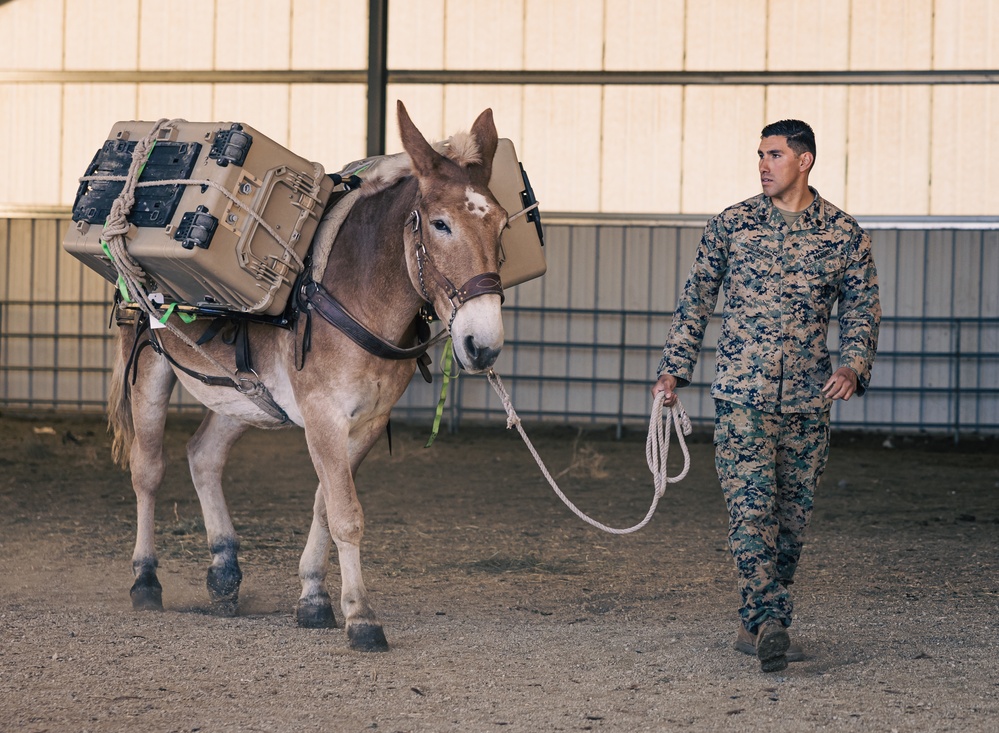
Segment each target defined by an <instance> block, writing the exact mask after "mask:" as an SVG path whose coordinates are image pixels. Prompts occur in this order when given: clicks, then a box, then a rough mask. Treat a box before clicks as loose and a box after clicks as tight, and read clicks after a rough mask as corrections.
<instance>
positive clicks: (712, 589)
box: [0, 415, 999, 733]
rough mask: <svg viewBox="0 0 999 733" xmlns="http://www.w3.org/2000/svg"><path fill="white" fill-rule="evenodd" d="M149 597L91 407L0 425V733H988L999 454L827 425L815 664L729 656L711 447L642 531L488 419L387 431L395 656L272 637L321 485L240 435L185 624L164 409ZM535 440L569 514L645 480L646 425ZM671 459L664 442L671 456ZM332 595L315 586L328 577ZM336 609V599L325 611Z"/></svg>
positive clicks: (314, 634) (186, 572) (180, 437)
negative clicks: (221, 572)
mask: <svg viewBox="0 0 999 733" xmlns="http://www.w3.org/2000/svg"><path fill="white" fill-rule="evenodd" d="M172 425H173V428H172V429H171V431H170V433H169V438H168V440H169V443H168V451H169V455H170V457H171V460H172V463H171V467H170V469H169V471H168V475H167V481H166V484H165V485H164V487H163V488H162V490H161V492H160V498H159V504H158V508H157V517H158V527H157V529H158V532H159V547H160V551H161V557H160V579H161V580H162V582H163V585H164V603H165V606H166V610H165V611H164V612H162V613H154V612H145V613H137V612H133V611H132V609H131V606H130V602H129V597H128V588H129V585H130V584H131V577H130V569H129V557H130V555H131V543H132V541H133V531H134V526H133V522H134V499H133V495H132V492H131V488H130V484H129V481H128V477H127V475H126V474H124V473H122V472H120V471H119V470H117V469H116V468H114V467H113V466H112V465H111V463H110V459H109V450H108V438H107V436H106V435H105V432H104V426H103V422H102V419H101V418H100V417H96V416H94V417H86V416H83V417H79V416H69V417H67V416H62V417H56V416H52V415H28V416H25V415H20V416H17V415H14V416H12V415H4V416H0V730H3V731H29V732H40V731H119V730H120V731H126V730H127V731H135V730H142V731H213V732H214V731H286V730H294V731H362V730H379V731H491V730H496V731H556V730H566V731H572V730H594V731H672V730H684V731H688V730H689V731H727V730H732V731H744V730H782V731H811V730H819V729H828V730H835V731H843V730H846V731H854V730H855V731H885V732H886V733H887V732H889V731H900V732H901V731H945V730H950V731H986V730H996V722H995V721H996V720H999V701H997V700H999V665H997V662H996V660H997V658H999V629H997V621H996V619H997V618H999V448H997V444H996V442H994V441H993V442H984V441H971V440H968V441H964V442H962V444H961V445H960V446H959V449H955V447H954V446H953V444H951V443H949V442H947V441H940V442H925V441H918V442H917V441H914V440H905V439H900V438H898V437H896V438H894V439H893V441H892V446H893V447H886V446H885V445H883V441H884V440H885V436H856V435H854V436H851V435H836V436H834V445H833V453H832V458H831V460H830V464H829V469H828V471H827V474H826V478H825V480H824V482H823V486H822V489H821V492H820V496H819V497H818V500H817V508H816V512H815V516H814V521H813V525H812V529H811V532H810V535H809V543H808V545H807V546H806V548H805V554H804V558H803V560H802V564H801V568H800V571H799V582H798V583H797V584H796V585H795V590H796V599H797V621H796V622H795V624H794V626H793V627H792V631H793V633H795V634H796V636H797V638H798V639H799V640H800V641H801V642H802V643H803V644H804V646H805V649H806V651H807V653H808V655H809V658H808V659H807V660H806V661H805V662H802V663H797V664H792V665H791V666H790V667H789V669H788V670H787V671H786V672H784V673H780V674H777V675H765V674H762V673H760V672H759V671H758V665H757V664H756V662H755V661H754V660H753V659H751V658H749V657H746V656H743V655H741V654H738V653H737V652H735V651H733V650H732V649H731V643H732V640H733V637H734V633H735V624H736V621H735V615H734V607H735V602H736V593H735V590H734V582H733V571H732V568H731V565H730V560H729V556H728V553H727V550H726V546H725V531H726V528H725V514H724V506H723V503H722V500H721V497H720V490H719V489H718V486H717V483H716V481H715V478H714V475H713V468H712V459H711V450H710V448H711V447H710V444H709V443H708V442H707V440H706V438H705V436H703V435H702V436H695V437H699V440H698V441H697V442H696V443H694V444H693V445H692V449H693V454H694V468H693V470H692V472H691V475H690V476H689V477H688V478H687V479H686V480H685V481H683V482H682V483H680V484H678V485H675V486H672V487H671V488H670V489H669V491H668V493H667V495H666V497H665V499H664V500H663V502H662V503H661V505H660V508H659V511H658V513H657V515H656V517H655V519H654V520H653V521H652V523H651V524H650V525H649V526H648V527H646V528H645V529H644V530H642V531H641V532H639V533H637V534H635V535H630V536H627V537H617V536H611V535H608V534H604V533H601V532H599V531H598V530H596V529H593V528H591V527H589V526H588V525H585V524H583V523H582V522H581V521H580V520H579V519H577V518H576V517H575V516H573V515H572V514H571V513H569V511H568V510H567V509H566V508H565V507H564V506H563V505H562V504H561V503H560V502H559V501H558V499H557V498H556V497H555V496H554V494H553V493H552V491H551V490H550V489H549V487H548V485H547V483H545V482H544V479H543V478H542V477H541V474H540V473H539V471H538V469H537V468H536V466H535V465H534V462H533V459H532V458H531V456H530V454H529V453H528V452H527V449H526V448H525V446H524V445H523V443H522V442H521V441H520V438H519V437H518V436H517V434H516V433H515V432H513V431H507V430H505V429H504V426H503V425H502V424H497V425H490V426H481V427H469V428H463V429H462V430H461V432H460V433H459V434H457V435H446V434H445V435H442V436H441V437H439V438H438V441H437V443H436V444H435V445H434V446H433V448H431V449H429V450H424V449H423V447H422V445H423V443H424V442H425V440H426V438H427V433H428V426H425V425H418V426H402V425H396V426H395V431H394V432H395V435H394V445H393V453H392V455H389V453H388V449H387V443H386V442H385V441H384V440H383V441H382V442H381V443H380V444H379V445H378V446H377V447H376V449H375V450H374V452H373V453H372V455H371V456H370V457H369V458H368V460H367V461H366V463H365V465H364V466H363V467H362V469H361V473H360V476H359V485H360V492H361V500H362V503H363V505H364V507H365V511H366V518H367V527H368V529H367V534H366V538H365V545H364V548H363V552H364V555H363V558H364V561H365V567H366V580H367V584H368V588H369V590H370V591H371V594H372V600H373V602H374V604H375V607H376V609H377V610H378V612H379V614H380V616H381V620H382V622H383V623H384V625H385V631H386V634H387V636H388V638H389V643H390V644H391V646H392V649H391V651H390V652H389V653H388V654H360V653H355V652H350V651H348V650H347V648H346V642H345V639H344V635H343V632H342V631H339V630H332V631H316V630H301V629H298V628H296V626H295V624H294V621H293V618H292V610H293V608H294V604H295V601H296V598H297V595H298V581H297V577H296V571H297V558H298V553H299V552H300V550H301V548H302V546H303V544H304V540H305V534H304V533H305V531H306V530H307V528H308V525H309V521H310V512H311V506H312V494H313V491H314V488H315V478H314V474H313V472H312V468H311V465H310V464H309V461H308V456H307V453H306V450H305V447H304V440H303V437H302V434H301V433H300V432H297V431H285V432H279V433H263V432H259V431H256V432H252V433H250V434H248V435H247V436H246V437H245V438H244V439H243V440H242V441H241V442H240V443H239V445H238V446H237V449H236V453H235V456H234V460H233V461H232V462H231V463H230V470H229V472H228V474H227V495H228V500H229V504H230V508H231V510H232V512H233V515H234V519H235V522H236V526H237V529H238V530H239V531H240V533H241V536H242V542H243V550H242V555H241V561H242V567H243V571H244V576H245V577H244V583H243V590H242V593H241V601H242V610H241V614H240V615H239V616H238V617H237V618H221V617H216V616H212V615H210V614H208V613H206V610H207V607H208V600H207V592H206V591H205V588H204V577H205V576H204V573H205V569H206V558H207V550H206V548H205V544H204V539H203V534H202V533H203V525H202V524H201V520H200V511H199V508H198V505H197V500H196V497H195V494H194V491H193V488H192V487H191V485H190V480H189V477H188V475H187V471H186V465H185V463H184V458H183V456H184V442H185V441H186V439H187V436H188V435H189V434H190V432H191V431H192V430H193V428H194V425H195V423H194V422H192V421H191V420H190V419H186V418H178V419H175V420H173V422H172ZM528 429H529V432H530V433H531V435H532V438H533V439H534V442H535V443H536V445H537V447H538V449H539V450H540V451H541V454H542V456H543V457H544V458H545V460H546V462H547V463H548V465H549V467H550V469H551V470H552V472H553V473H559V472H560V471H564V470H565V469H567V468H569V467H573V468H572V469H571V470H570V471H568V472H567V473H565V474H563V475H562V476H561V478H560V483H561V485H562V487H563V489H565V490H566V492H567V493H568V494H569V495H570V496H571V497H572V498H573V499H575V500H576V501H577V503H578V504H579V505H580V506H581V508H582V509H584V510H586V511H589V512H590V513H592V514H594V515H596V516H597V517H598V518H599V519H601V520H602V521H605V522H607V523H610V524H616V525H617V526H627V525H631V524H633V523H635V522H637V521H638V520H639V519H640V518H641V517H642V516H643V515H644V513H645V511H646V509H647V507H648V503H649V501H650V499H651V496H652V482H651V476H650V474H649V473H648V469H647V468H646V465H645V447H644V435H643V434H639V433H638V432H637V431H636V432H635V434H633V435H629V436H626V437H625V439H623V440H620V441H619V440H615V439H613V437H612V435H610V434H609V433H606V432H603V431H599V430H597V431H590V432H586V433H584V434H582V435H579V434H577V432H576V431H574V430H571V429H568V428H551V427H547V428H541V427H535V428H533V429H532V428H531V426H528ZM678 453H679V451H678V450H676V449H675V447H674V450H673V452H672V455H671V460H672V459H673V458H677V460H678ZM331 585H332V586H333V590H334V594H335V593H336V591H337V588H338V574H337V573H336V571H335V568H334V572H333V573H331ZM341 618H342V615H341Z"/></svg>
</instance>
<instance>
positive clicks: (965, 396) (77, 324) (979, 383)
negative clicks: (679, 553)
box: [0, 301, 999, 439]
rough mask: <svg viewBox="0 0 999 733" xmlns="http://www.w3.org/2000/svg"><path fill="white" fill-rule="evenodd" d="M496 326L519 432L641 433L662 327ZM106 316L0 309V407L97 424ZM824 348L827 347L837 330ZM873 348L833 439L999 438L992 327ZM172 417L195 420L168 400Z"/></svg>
mask: <svg viewBox="0 0 999 733" xmlns="http://www.w3.org/2000/svg"><path fill="white" fill-rule="evenodd" d="M504 312H505V315H506V319H507V333H508V338H507V343H506V346H505V348H504V351H503V355H502V356H501V357H500V361H499V362H497V365H496V370H497V372H498V373H500V374H501V376H502V378H503V380H504V383H505V384H506V385H507V388H508V390H509V391H510V394H511V396H512V398H513V404H514V406H515V407H516V409H517V412H518V414H519V415H520V416H521V418H523V419H526V420H535V421H543V422H560V423H569V424H590V425H608V426H613V427H615V428H616V430H617V432H618V434H619V435H620V434H621V433H622V432H623V431H624V430H625V429H628V428H629V427H631V426H641V425H643V424H644V423H646V422H647V420H648V411H649V407H650V397H649V387H650V386H651V384H652V382H653V381H654V379H655V368H656V365H657V364H658V361H659V355H660V351H661V348H662V347H661V343H660V342H661V340H662V338H663V337H664V336H665V334H666V332H667V330H668V328H669V323H670V319H671V317H672V314H671V313H669V312H658V311H643V310H613V309H596V308H551V307H523V306H516V305H514V306H510V307H507V308H505V309H504ZM108 314H109V306H108V303H107V302H106V301H81V302H77V303H68V302H56V301H4V302H0V386H2V389H3V393H2V397H0V405H2V406H4V407H5V408H8V409H24V410H83V411H99V410H102V409H103V408H104V403H105V400H106V392H107V382H108V376H109V374H110V370H111V365H112V363H113V343H114V335H113V333H112V331H111V330H106V331H102V332H98V333H94V332H93V330H92V327H93V324H95V323H102V324H103V323H107V322H108ZM717 321H718V318H717V316H716V317H715V318H714V319H713V320H712V323H711V324H709V328H708V338H707V339H706V342H705V348H704V349H703V351H702V355H701V359H700V361H699V363H698V365H697V368H696V370H695V374H694V380H693V381H692V383H691V384H690V386H689V387H687V388H685V389H684V390H683V392H682V393H681V399H682V400H683V403H684V405H685V407H686V409H687V410H688V412H689V414H690V416H691V419H692V420H693V421H694V422H695V423H700V424H702V425H706V424H708V423H709V422H710V421H711V419H712V418H713V406H712V401H711V398H710V395H709V390H710V384H711V379H712V376H713V356H714V343H713V340H712V331H713V330H714V331H717V328H713V327H716V326H717ZM87 326H89V327H87ZM88 331H90V332H89V333H88ZM584 334H585V335H584ZM830 341H831V343H833V344H835V342H836V326H835V324H834V325H833V327H832V328H831V333H830ZM880 342H881V348H880V350H879V352H878V356H877V360H876V363H875V367H874V377H873V381H872V385H871V388H870V390H869V391H868V392H867V394H866V395H864V396H863V397H862V398H859V399H858V398H855V399H853V400H851V401H850V402H848V403H836V405H835V407H834V409H833V425H834V427H839V428H851V429H869V430H877V431H889V432H905V431H910V432H915V431H921V432H926V433H935V434H948V435H953V436H954V438H955V439H959V438H960V436H961V435H967V434H990V435H991V434H999V318H960V317H954V318H918V317H888V318H885V319H884V320H883V321H882V326H881V339H880ZM435 357H436V358H435V362H436V363H439V354H437V355H435ZM833 358H834V360H835V352H834V355H833ZM439 385H440V381H439V379H437V380H435V383H434V384H433V385H426V384H424V383H423V381H422V380H421V379H419V377H418V376H417V377H416V379H414V382H413V384H412V385H411V387H410V388H409V390H407V392H406V394H405V395H404V396H403V398H402V400H400V402H399V404H398V405H397V407H396V410H395V411H394V413H393V414H394V415H395V416H396V417H399V418H402V419H409V420H424V419H425V420H429V419H430V418H431V417H432V415H433V412H434V408H435V406H436V402H437V398H438V395H439V389H440V386H439ZM172 406H173V409H174V410H180V411H183V410H200V409H202V408H201V407H200V405H198V404H197V403H196V402H195V401H194V400H193V399H192V398H191V397H190V396H189V395H187V394H186V393H185V392H184V391H183V390H182V389H180V388H178V390H177V391H176V392H175V395H174V397H173V400H172ZM445 417H446V421H447V424H448V427H449V429H450V430H452V431H454V430H457V429H458V428H459V426H460V424H461V422H462V421H464V420H499V419H503V418H504V417H505V413H504V411H503V407H502V405H501V403H500V401H499V399H498V398H497V397H496V396H495V395H494V394H492V393H491V392H490V389H489V386H488V384H487V383H486V380H485V379H482V378H477V377H470V376H462V377H461V378H460V379H458V380H456V381H455V383H454V386H453V387H452V389H451V392H450V395H449V401H448V403H447V407H446V412H445Z"/></svg>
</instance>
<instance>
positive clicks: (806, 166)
mask: <svg viewBox="0 0 999 733" xmlns="http://www.w3.org/2000/svg"><path fill="white" fill-rule="evenodd" d="M798 165H799V166H800V168H801V170H802V172H805V173H807V172H808V171H810V170H811V169H812V166H813V165H815V156H814V155H812V154H811V153H810V152H808V151H807V150H806V151H805V152H804V153H802V154H801V155H799V156H798Z"/></svg>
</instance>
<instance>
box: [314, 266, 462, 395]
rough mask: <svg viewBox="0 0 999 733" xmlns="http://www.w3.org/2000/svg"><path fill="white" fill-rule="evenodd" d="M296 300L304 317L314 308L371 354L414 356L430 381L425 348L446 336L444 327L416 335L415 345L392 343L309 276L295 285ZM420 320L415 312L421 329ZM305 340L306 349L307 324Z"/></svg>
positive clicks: (385, 357) (421, 320)
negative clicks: (402, 346)
mask: <svg viewBox="0 0 999 733" xmlns="http://www.w3.org/2000/svg"><path fill="white" fill-rule="evenodd" d="M297 298H298V300H297V303H298V307H299V309H300V310H301V311H302V312H303V313H305V314H306V317H307V318H308V317H310V314H311V312H312V311H315V312H316V313H318V314H319V315H321V316H322V317H323V319H324V320H326V321H327V322H328V323H330V324H331V325H333V326H334V327H335V328H337V329H338V330H339V331H341V332H343V334H344V335H345V336H347V337H348V338H349V339H350V340H351V341H353V342H354V343H355V344H357V345H358V346H360V347H361V348H362V349H364V350H365V351H367V352H368V353H369V354H374V355H375V356H377V357H380V358H382V359H391V360H393V361H403V360H406V359H416V365H417V366H418V367H419V369H420V374H422V375H423V379H424V380H426V381H427V382H430V381H432V379H431V376H430V366H429V365H430V356H429V355H428V354H427V351H428V350H429V349H430V347H432V346H433V345H434V344H436V343H438V342H440V341H441V340H443V339H444V338H446V337H447V333H448V332H447V331H446V330H444V329H442V330H441V331H440V333H438V334H437V335H436V336H434V337H433V338H429V339H425V338H419V337H418V340H419V341H420V343H418V344H417V345H416V346H413V347H411V348H408V349H405V348H400V347H398V346H396V345H394V344H391V343H389V342H388V341H386V340H385V339H383V338H382V337H381V336H378V335H377V334H374V333H372V332H371V331H369V330H368V329H367V328H365V326H364V325H362V324H361V322H360V321H358V320H357V319H356V318H354V316H352V315H351V314H350V312H349V311H348V310H347V309H346V308H344V307H343V304H341V303H340V301H338V300H337V299H336V298H334V297H333V296H332V295H331V294H330V292H329V291H328V290H327V289H326V288H324V287H323V286H322V285H320V284H319V283H317V282H316V281H314V280H308V281H306V282H305V283H304V284H302V285H301V286H300V287H299V289H298V294H297ZM421 323H425V321H424V320H423V319H421V318H420V317H419V316H417V332H418V333H419V332H420V331H421V330H424V329H423V328H421V327H420V324H421ZM425 332H426V335H427V336H429V330H426V331H425ZM303 340H304V343H303V344H302V352H303V355H304V352H306V351H308V349H309V343H308V342H309V335H308V327H306V335H305V336H304V337H303Z"/></svg>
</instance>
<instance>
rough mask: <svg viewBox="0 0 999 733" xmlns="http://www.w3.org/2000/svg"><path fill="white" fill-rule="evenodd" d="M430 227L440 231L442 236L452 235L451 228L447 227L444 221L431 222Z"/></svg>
mask: <svg viewBox="0 0 999 733" xmlns="http://www.w3.org/2000/svg"><path fill="white" fill-rule="evenodd" d="M430 225H431V226H432V227H433V228H434V229H436V230H437V231H439V232H440V233H441V234H450V233H451V227H449V226H448V225H447V223H446V222H445V221H444V220H443V219H434V220H433V221H431V222H430Z"/></svg>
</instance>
